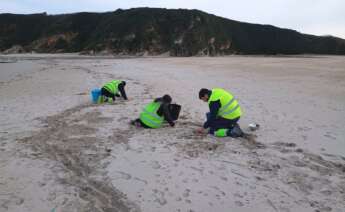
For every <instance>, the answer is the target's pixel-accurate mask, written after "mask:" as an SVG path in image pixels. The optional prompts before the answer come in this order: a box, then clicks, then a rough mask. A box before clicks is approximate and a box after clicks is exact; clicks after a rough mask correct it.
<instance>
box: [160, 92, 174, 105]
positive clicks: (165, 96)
mask: <svg viewBox="0 0 345 212" xmlns="http://www.w3.org/2000/svg"><path fill="white" fill-rule="evenodd" d="M162 99H163V102H165V103H169V104H170V103H171V101H172V99H171V96H170V95H168V94H165V95H164V96H163V97H162Z"/></svg>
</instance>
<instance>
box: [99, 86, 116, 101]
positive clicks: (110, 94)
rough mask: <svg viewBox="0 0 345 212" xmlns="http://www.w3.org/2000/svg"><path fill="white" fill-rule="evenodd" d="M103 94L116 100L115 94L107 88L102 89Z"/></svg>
mask: <svg viewBox="0 0 345 212" xmlns="http://www.w3.org/2000/svg"><path fill="white" fill-rule="evenodd" d="M101 95H102V96H106V97H108V98H112V99H113V101H115V94H113V93H110V92H109V91H108V90H107V89H105V88H102V89H101Z"/></svg>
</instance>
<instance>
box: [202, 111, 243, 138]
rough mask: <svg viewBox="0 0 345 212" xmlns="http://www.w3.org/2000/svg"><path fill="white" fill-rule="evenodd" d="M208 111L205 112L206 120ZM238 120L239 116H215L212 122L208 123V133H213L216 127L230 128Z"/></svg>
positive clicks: (208, 117)
mask: <svg viewBox="0 0 345 212" xmlns="http://www.w3.org/2000/svg"><path fill="white" fill-rule="evenodd" d="M210 115H211V114H210V113H206V119H207V121H208V120H209V119H210ZM238 120H240V117H238V118H235V119H225V118H222V117H217V118H216V119H215V120H213V122H212V123H211V124H210V131H209V133H210V134H214V132H215V131H217V130H218V129H232V128H233V127H234V126H235V125H236V124H237V122H238Z"/></svg>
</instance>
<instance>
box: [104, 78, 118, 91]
mask: <svg viewBox="0 0 345 212" xmlns="http://www.w3.org/2000/svg"><path fill="white" fill-rule="evenodd" d="M120 83H121V81H120V80H113V81H111V82H108V83H107V84H105V85H104V86H103V88H105V89H107V91H109V92H110V93H112V94H117V93H118V92H119V84H120Z"/></svg>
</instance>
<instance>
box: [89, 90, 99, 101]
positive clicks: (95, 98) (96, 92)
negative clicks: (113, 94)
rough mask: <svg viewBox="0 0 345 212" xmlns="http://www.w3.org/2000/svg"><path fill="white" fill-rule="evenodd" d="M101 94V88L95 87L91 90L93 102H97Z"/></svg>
mask: <svg viewBox="0 0 345 212" xmlns="http://www.w3.org/2000/svg"><path fill="white" fill-rule="evenodd" d="M100 95H101V89H99V88H95V89H93V90H92V91H91V100H92V102H93V103H97V101H98V98H99V96H100Z"/></svg>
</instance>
